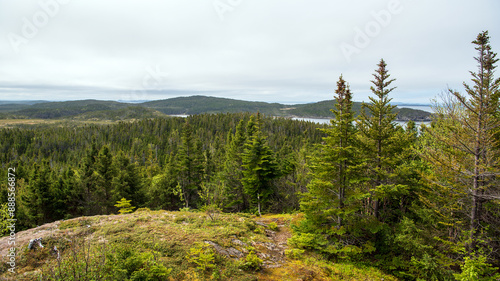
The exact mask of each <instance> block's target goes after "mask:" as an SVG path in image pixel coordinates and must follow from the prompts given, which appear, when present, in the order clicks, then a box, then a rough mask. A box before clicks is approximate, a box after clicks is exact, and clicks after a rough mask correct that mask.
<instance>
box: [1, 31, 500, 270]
mask: <svg viewBox="0 0 500 281" xmlns="http://www.w3.org/2000/svg"><path fill="white" fill-rule="evenodd" d="M472 45H473V47H474V48H475V50H476V54H477V55H476V57H475V58H474V59H475V61H476V62H477V69H474V70H471V72H470V75H471V79H470V81H466V82H464V85H463V86H464V87H463V89H449V90H448V91H447V92H444V93H442V94H441V96H440V97H439V99H438V100H436V101H435V104H434V110H435V113H434V114H433V115H432V122H431V123H429V124H427V125H422V126H416V125H415V123H414V122H413V121H409V122H408V123H407V124H406V125H405V126H401V125H398V123H396V120H397V112H396V111H395V108H396V107H395V106H394V105H391V100H392V98H393V97H395V96H397V94H398V89H397V73H390V71H389V70H390V65H388V64H387V63H386V61H384V60H383V59H381V60H380V61H379V62H378V63H377V62H375V63H374V65H375V64H376V66H375V70H374V72H373V77H372V81H371V83H372V86H371V96H370V98H369V101H366V102H364V103H362V104H361V108H360V109H359V110H358V109H356V111H355V109H354V108H353V101H352V95H353V93H352V92H351V89H350V87H349V82H348V80H349V77H344V76H342V75H340V76H339V78H338V81H337V87H336V89H332V92H334V93H333V98H334V101H332V102H331V103H330V108H331V112H332V116H333V117H332V119H331V120H330V124H327V125H320V124H317V123H313V122H308V121H301V120H291V119H287V118H281V117H274V116H272V115H267V114H264V113H244V112H239V113H215V114H209V113H205V114H196V115H190V116H188V117H185V118H181V117H167V116H155V115H154V114H152V113H151V115H148V118H140V119H135V120H132V121H130V120H129V121H119V122H118V121H117V122H114V123H110V124H98V123H91V122H89V123H85V124H82V123H71V122H68V123H65V124H64V125H61V123H58V124H55V125H51V124H32V125H29V124H24V125H19V126H13V127H10V128H1V129H0V140H1V141H0V151H1V153H0V161H1V163H2V168H1V169H0V175H1V178H2V179H4V180H2V181H1V182H0V185H1V192H0V202H4V203H2V205H1V213H0V216H2V225H1V228H0V232H1V233H2V235H3V236H7V235H8V234H9V230H8V228H7V227H8V223H7V218H8V212H9V211H8V204H7V203H6V202H8V196H9V195H8V194H9V191H8V181H7V178H8V177H9V176H8V172H9V168H15V178H16V210H15V214H16V219H17V223H16V228H17V231H20V230H26V229H30V228H33V227H37V226H41V225H43V224H46V223H51V222H54V221H62V220H69V219H73V218H79V217H83V216H85V217H90V216H97V215H111V214H118V213H119V212H120V213H130V212H133V211H134V210H135V209H143V210H144V209H146V208H147V209H150V210H165V211H178V210H183V211H196V210H198V211H203V212H207V213H208V214H211V215H214V217H211V218H212V219H217V216H216V214H242V215H246V216H255V217H260V216H263V215H265V214H295V215H296V217H295V219H294V220H293V221H292V223H291V226H290V227H291V231H292V236H291V238H290V239H288V245H289V247H290V250H289V252H288V253H289V254H290V256H295V257H297V256H301V255H313V256H315V257H317V258H318V259H321V260H322V261H323V262H325V263H331V264H335V263H350V264H357V265H370V266H372V267H375V268H377V269H379V270H381V271H382V272H384V273H386V274H389V275H391V276H394V277H395V278H397V279H399V280H499V279H500V271H499V267H500V239H499V237H500V185H499V183H500V179H499V176H500V165H499V159H500V142H499V141H500V107H499V106H500V105H499V97H500V79H498V78H495V69H496V67H497V62H498V58H497V57H496V55H497V54H496V53H495V52H494V51H493V50H492V48H491V46H490V44H489V35H488V32H482V33H480V34H478V35H477V38H476V39H475V40H474V41H473V42H472ZM422 83H425V81H422ZM443 83H446V81H443ZM124 206H125V207H126V209H124ZM200 249H201V250H200ZM200 249H199V251H203V249H204V248H200ZM250 253H252V251H250ZM249 256H250V254H249ZM197 257H198V256H197ZM199 257H201V254H200V256H199ZM117 263H118V261H117ZM203 270H205V267H203ZM186 278H187V277H186ZM56 279H57V278H56ZM208 279H213V280H216V279H217V278H215V277H213V276H212V277H210V278H209V277H206V280H208ZM59 280H63V279H59ZM68 280H69V279H68ZM75 280H76V279H75ZM81 280H97V279H81ZM102 280H105V279H102ZM110 280H111V279H110ZM123 280H125V279H123ZM127 280H129V279H127ZM130 280H169V279H162V278H158V279H154V278H151V279H147V278H146V279H140V278H139V279H130ZM171 280H173V279H171ZM193 280H194V279H193ZM200 280H203V279H200ZM219 280H224V278H219ZM242 280H243V279H242ZM304 280H306V279H304ZM310 280H313V279H310ZM367 280H368V279H367Z"/></svg>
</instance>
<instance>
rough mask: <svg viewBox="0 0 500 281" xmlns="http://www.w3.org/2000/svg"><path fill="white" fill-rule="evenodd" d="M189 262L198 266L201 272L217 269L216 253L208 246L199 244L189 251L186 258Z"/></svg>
mask: <svg viewBox="0 0 500 281" xmlns="http://www.w3.org/2000/svg"><path fill="white" fill-rule="evenodd" d="M186 258H187V259H188V260H189V262H192V263H194V264H196V265H197V267H196V268H197V269H198V270H200V271H201V272H206V271H208V270H209V269H212V268H215V253H214V251H213V250H212V247H211V246H210V245H207V244H198V245H196V246H195V247H193V248H191V249H189V253H188V255H187V256H186Z"/></svg>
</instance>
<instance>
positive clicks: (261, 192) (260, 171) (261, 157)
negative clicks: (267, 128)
mask: <svg viewBox="0 0 500 281" xmlns="http://www.w3.org/2000/svg"><path fill="white" fill-rule="evenodd" d="M244 147H245V149H244V151H243V154H242V156H241V158H242V162H243V165H242V167H243V178H242V184H243V187H244V190H245V193H246V194H247V195H248V196H249V197H250V200H251V201H253V202H256V203H257V211H258V213H259V215H261V211H262V205H263V204H265V203H266V201H267V199H268V198H269V196H270V195H271V194H272V192H273V190H272V181H271V180H272V179H273V178H275V177H276V172H277V171H276V170H277V167H276V162H275V160H274V155H273V152H272V150H271V148H270V147H269V146H268V145H267V143H266V138H265V137H264V135H263V134H262V131H261V130H260V117H259V115H257V120H255V116H254V115H252V116H251V117H250V120H249V121H248V124H247V139H246V142H245V145H244Z"/></svg>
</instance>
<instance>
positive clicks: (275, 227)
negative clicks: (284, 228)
mask: <svg viewBox="0 0 500 281" xmlns="http://www.w3.org/2000/svg"><path fill="white" fill-rule="evenodd" d="M267 226H268V227H269V229H270V230H272V231H278V224H277V223H275V222H271V223H269V224H268V225H267Z"/></svg>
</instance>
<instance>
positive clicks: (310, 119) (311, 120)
mask: <svg viewBox="0 0 500 281" xmlns="http://www.w3.org/2000/svg"><path fill="white" fill-rule="evenodd" d="M292 119H293V120H303V121H310V122H314V123H318V124H330V119H324V118H301V117H293V118H292ZM396 123H397V124H399V125H401V126H403V127H406V123H408V121H396ZM429 123H430V122H427V121H426V122H420V121H419V122H415V124H416V125H417V127H419V126H420V124H429Z"/></svg>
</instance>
